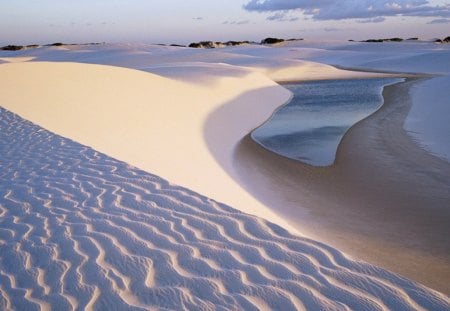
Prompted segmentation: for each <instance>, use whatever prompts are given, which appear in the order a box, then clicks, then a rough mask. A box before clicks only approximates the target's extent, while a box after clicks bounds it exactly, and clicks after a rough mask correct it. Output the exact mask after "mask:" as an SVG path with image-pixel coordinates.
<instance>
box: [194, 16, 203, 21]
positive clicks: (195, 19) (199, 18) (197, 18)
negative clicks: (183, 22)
mask: <svg viewBox="0 0 450 311" xmlns="http://www.w3.org/2000/svg"><path fill="white" fill-rule="evenodd" d="M192 19H193V20H194V21H202V20H203V17H201V16H198V17H193V18H192Z"/></svg>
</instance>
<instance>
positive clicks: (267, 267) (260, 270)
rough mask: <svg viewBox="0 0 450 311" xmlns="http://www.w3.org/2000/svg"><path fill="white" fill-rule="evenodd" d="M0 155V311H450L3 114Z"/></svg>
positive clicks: (401, 282) (405, 285)
mask: <svg viewBox="0 0 450 311" xmlns="http://www.w3.org/2000/svg"><path fill="white" fill-rule="evenodd" d="M0 150H1V154H2V160H1V162H0V174H1V179H2V180H9V182H7V183H5V182H2V184H1V185H0V254H1V257H0V308H1V309H21V310H25V309H26V310H38V309H39V308H40V309H43V310H46V309H50V308H53V309H59V310H61V309H86V310H93V309H95V310H97V309H102V310H105V309H108V310H112V309H124V308H127V309H133V310H143V309H156V308H158V309H161V308H164V309H196V310H198V309H205V310H206V309H220V308H225V309H247V310H252V309H257V308H260V309H283V310H290V309H308V310H319V309H320V310H346V309H348V308H350V309H353V310H412V309H414V310H423V309H428V310H447V309H448V308H449V307H450V303H449V301H448V298H446V297H444V296H442V295H440V294H438V293H436V292H433V291H431V290H428V289H426V288H424V287H422V286H420V285H418V284H415V283H412V282H411V281H408V280H406V279H404V278H402V277H399V276H397V275H394V274H392V273H389V272H387V271H385V270H382V269H380V268H376V267H374V266H371V265H369V264H365V263H361V262H356V261H353V260H349V259H347V258H346V257H345V256H343V255H342V254H341V253H340V252H338V251H336V250H334V249H332V248H329V247H327V246H325V245H323V244H320V243H317V242H315V241H312V240H308V239H304V238H298V237H295V236H293V235H291V234H289V233H288V232H287V231H285V230H284V229H282V228H280V227H278V226H277V225H274V224H273V223H270V222H267V221H265V220H262V219H261V218H258V217H254V216H250V215H248V214H245V213H242V212H239V211H237V210H234V209H232V208H229V207H227V206H225V205H223V204H219V203H217V202H215V201H212V200H210V199H207V198H205V197H203V196H200V195H198V194H196V193H195V192H192V191H190V190H187V189H185V188H181V187H178V186H175V185H171V184H169V183H168V182H167V181H165V180H163V179H161V178H159V177H157V176H154V175H150V174H148V173H146V172H144V171H141V170H138V169H136V168H134V167H132V166H130V165H128V164H126V163H124V162H120V161H117V160H114V159H112V158H109V157H107V156H106V155H104V154H101V153H98V152H96V151H95V150H93V149H91V148H88V147H85V146H82V145H80V144H78V143H75V142H73V141H70V140H68V139H65V138H62V137H60V136H57V135H54V134H52V133H50V132H48V131H46V130H43V129H42V128H40V127H38V126H35V125H33V124H31V123H30V122H28V121H25V120H23V119H21V118H19V117H18V116H16V115H14V114H12V113H10V112H8V111H6V110H4V109H1V110H0Z"/></svg>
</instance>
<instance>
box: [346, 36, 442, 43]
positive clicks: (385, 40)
mask: <svg viewBox="0 0 450 311" xmlns="http://www.w3.org/2000/svg"><path fill="white" fill-rule="evenodd" d="M417 40H419V38H417V37H413V38H408V39H406V41H417ZM348 41H350V42H355V40H348ZM402 41H405V39H403V38H384V39H368V40H363V41H358V42H370V43H381V42H402ZM434 42H436V43H450V37H446V38H445V39H435V40H434Z"/></svg>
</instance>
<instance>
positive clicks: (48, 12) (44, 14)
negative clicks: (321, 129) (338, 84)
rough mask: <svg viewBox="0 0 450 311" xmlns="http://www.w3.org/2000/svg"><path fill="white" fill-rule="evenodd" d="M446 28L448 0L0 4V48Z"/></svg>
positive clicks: (429, 34) (17, 0)
mask: <svg viewBox="0 0 450 311" xmlns="http://www.w3.org/2000/svg"><path fill="white" fill-rule="evenodd" d="M449 29H450V1H449V0H444V1H437V0H436V1H425V0H360V1H358V0H339V1H333V0H232V1H230V0H193V1H186V0H165V1H155V0H0V30H1V31H0V45H1V44H9V43H12V44H31V43H51V42H67V43H69V42H77V43H81V42H145V43H180V44H186V43H189V42H192V41H199V40H258V41H259V40H260V39H262V38H264V37H267V36H277V37H284V38H291V37H295V38H307V39H312V38H320V39H344V40H347V39H356V40H360V39H367V38H369V37H370V38H372V37H391V36H392V37H393V36H400V37H411V36H419V37H422V38H434V37H446V36H449V35H450V33H449Z"/></svg>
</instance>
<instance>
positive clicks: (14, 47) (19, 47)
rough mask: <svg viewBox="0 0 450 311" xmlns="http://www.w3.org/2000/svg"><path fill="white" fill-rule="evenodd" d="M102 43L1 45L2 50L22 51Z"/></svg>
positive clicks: (0, 49)
mask: <svg viewBox="0 0 450 311" xmlns="http://www.w3.org/2000/svg"><path fill="white" fill-rule="evenodd" d="M100 44H102V43H96V42H92V43H83V44H76V43H61V42H55V43H50V44H44V45H39V44H30V45H12V44H10V45H5V46H3V47H0V51H20V50H26V49H36V48H39V47H41V46H64V45H100Z"/></svg>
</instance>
